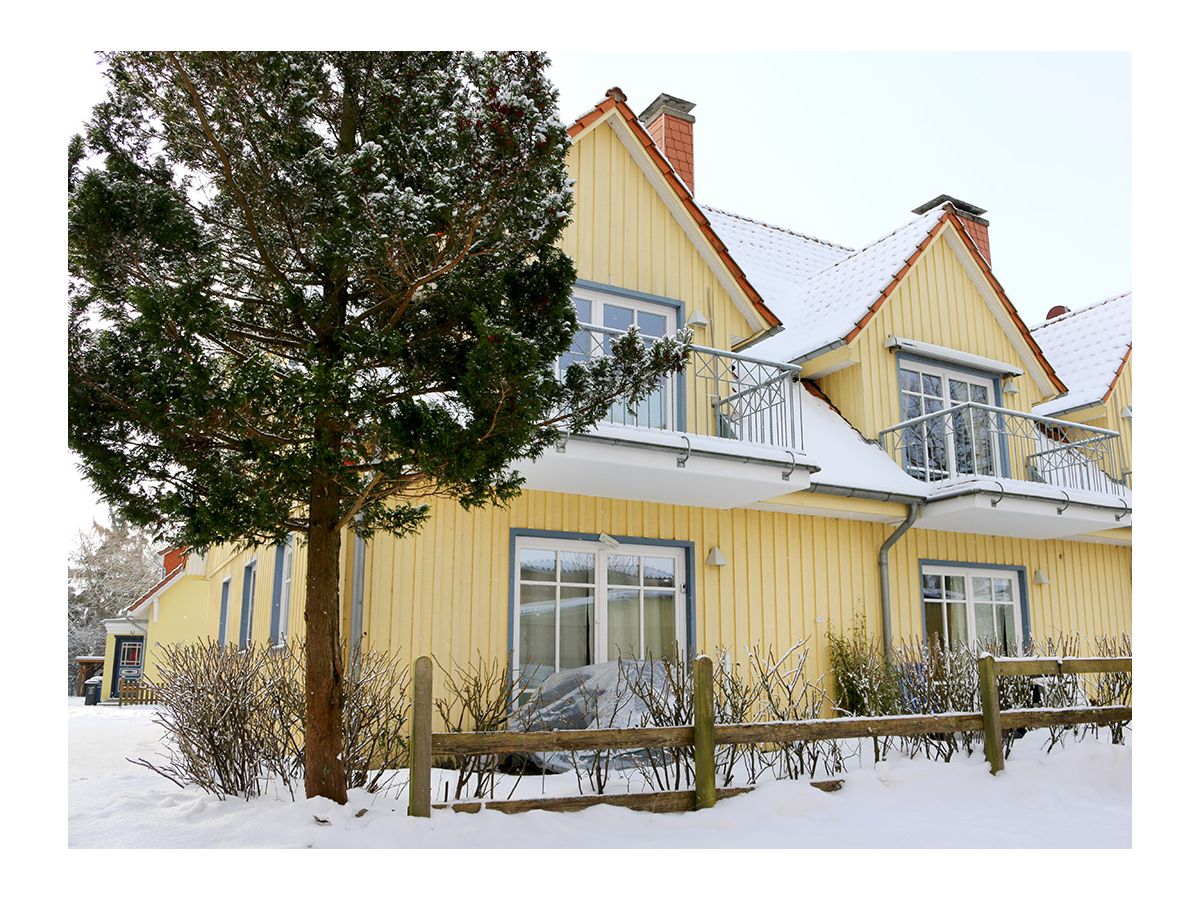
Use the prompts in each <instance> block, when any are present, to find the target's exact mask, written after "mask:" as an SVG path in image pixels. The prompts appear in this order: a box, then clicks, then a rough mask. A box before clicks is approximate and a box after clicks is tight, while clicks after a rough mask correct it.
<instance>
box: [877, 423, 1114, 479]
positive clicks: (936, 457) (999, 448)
mask: <svg viewBox="0 0 1200 900" xmlns="http://www.w3.org/2000/svg"><path fill="white" fill-rule="evenodd" d="M1119 437H1120V435H1119V433H1118V432H1116V431H1109V430H1107V429H1105V428H1094V427H1092V426H1090V425H1080V424H1078V423H1075V422H1066V421H1063V420H1061V419H1049V418H1046V417H1045V416H1036V415H1033V414H1032V413H1026V412H1019V411H1016V410H1011V409H1004V408H1003V407H999V406H988V405H986V404H982V403H962V404H959V405H957V406H950V407H949V408H947V409H942V410H938V411H936V412H931V413H926V414H925V415H923V416H918V417H917V418H915V419H909V420H907V421H905V422H901V423H900V424H899V425H893V426H892V427H891V428H885V429H884V430H883V431H881V432H880V433H879V444H880V446H881V447H883V449H884V450H885V451H886V452H887V453H888V454H889V455H890V456H891V457H892V459H894V460H895V461H896V462H897V463H899V465H900V466H901V467H902V468H903V469H904V471H905V472H907V473H908V474H909V475H911V476H912V477H914V478H918V479H920V480H921V481H928V482H933V481H944V480H947V479H952V478H959V477H965V476H975V475H991V476H993V477H996V478H1014V479H1017V480H1019V481H1032V482H1038V483H1040V484H1052V485H1055V486H1056V487H1064V488H1077V489H1079V490H1086V491H1096V492H1099V493H1105V494H1116V493H1119V492H1120V491H1121V490H1122V488H1123V486H1124V484H1125V476H1126V470H1125V457H1124V454H1123V452H1122V450H1121V443H1120V441H1119V440H1118V438H1119Z"/></svg>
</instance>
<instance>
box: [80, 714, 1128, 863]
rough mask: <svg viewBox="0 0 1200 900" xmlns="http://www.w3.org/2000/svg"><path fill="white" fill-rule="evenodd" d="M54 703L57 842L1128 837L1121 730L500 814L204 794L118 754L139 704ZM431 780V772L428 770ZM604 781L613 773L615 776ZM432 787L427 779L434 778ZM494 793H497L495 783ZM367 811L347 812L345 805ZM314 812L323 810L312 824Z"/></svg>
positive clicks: (134, 752)
mask: <svg viewBox="0 0 1200 900" xmlns="http://www.w3.org/2000/svg"><path fill="white" fill-rule="evenodd" d="M67 716H68V729H67V732H68V767H67V777H68V812H69V822H68V833H69V843H70V846H71V847H230V848H232V847H390V848H399V847H523V848H536V847H588V848H594V847H1030V848H1045V847H1129V846H1131V842H1132V838H1131V805H1132V761H1131V756H1132V754H1131V749H1130V746H1131V743H1132V740H1131V737H1130V736H1128V732H1127V738H1126V744H1125V746H1122V747H1114V746H1112V745H1111V744H1109V743H1107V735H1106V733H1103V732H1102V734H1103V735H1104V738H1103V740H1101V741H1095V740H1087V741H1084V742H1082V743H1076V742H1075V741H1074V740H1073V739H1069V740H1068V742H1067V745H1066V747H1065V748H1057V749H1055V751H1054V752H1053V753H1051V754H1049V755H1047V754H1046V753H1045V752H1043V750H1042V743H1043V738H1042V737H1041V736H1040V735H1039V734H1037V733H1035V734H1031V735H1029V736H1027V737H1026V738H1024V739H1022V740H1020V741H1018V742H1017V746H1016V748H1015V749H1014V751H1013V755H1012V757H1011V758H1010V759H1009V761H1008V763H1007V767H1006V769H1005V771H1004V772H1003V773H1002V774H1001V775H1000V776H999V777H992V776H991V775H989V774H988V771H987V767H986V763H985V762H984V761H983V759H982V755H981V754H975V755H973V756H972V757H970V758H969V759H968V758H956V759H955V760H954V761H953V762H951V763H950V764H945V763H931V762H927V761H925V760H907V759H892V760H890V761H888V762H887V763H885V764H882V765H879V766H872V765H871V764H870V762H869V752H868V753H867V754H864V756H865V757H866V759H865V761H864V762H863V763H862V764H861V766H858V767H855V768H853V769H852V770H851V771H850V772H848V773H846V774H845V775H844V776H842V777H844V778H845V780H846V784H845V787H844V788H843V789H842V790H841V791H839V792H837V793H832V794H826V793H822V792H821V791H817V790H814V789H813V788H811V787H809V785H808V784H807V783H806V782H772V783H768V784H760V786H759V787H758V788H757V789H756V790H755V791H754V792H753V793H751V794H748V795H743V796H740V797H734V798H731V799H728V800H722V801H720V802H719V803H718V804H717V806H716V807H715V808H713V809H710V810H703V811H700V812H692V813H686V814H653V813H640V812H632V811H630V810H624V809H617V808H614V807H596V808H593V809H588V810H584V811H582V812H576V813H547V812H530V813H523V814H520V815H516V816H508V815H504V814H503V813H498V812H484V813H480V814H476V815H468V814H462V813H452V812H446V811H438V810H435V811H434V813H433V817H432V818H431V819H428V820H419V819H410V818H408V817H407V816H406V815H405V814H404V809H405V801H404V799H403V797H399V798H398V797H396V796H395V795H394V794H393V795H391V796H387V797H382V796H379V795H371V794H367V793H366V792H363V791H355V792H352V794H351V798H350V803H349V804H348V805H347V806H345V807H339V806H337V805H336V804H333V803H330V802H327V801H324V800H310V801H302V802H295V803H293V802H291V801H289V800H286V799H277V798H274V797H261V798H258V799H255V800H252V801H250V802H245V801H242V800H237V799H232V800H226V801H220V800H217V799H216V798H214V797H209V796H206V795H205V794H203V793H201V792H200V791H197V790H191V789H189V790H180V789H179V788H177V787H175V785H173V784H171V783H170V782H169V781H167V780H165V779H163V778H161V777H159V776H157V775H155V774H153V773H152V772H149V771H147V770H145V769H142V768H139V767H136V766H134V765H132V764H130V763H128V762H126V760H125V757H133V758H136V757H138V756H144V757H146V758H148V759H154V756H153V754H156V753H157V752H158V750H159V749H160V748H159V744H158V737H159V733H160V732H159V729H158V727H157V726H156V725H155V724H154V722H153V720H152V716H153V708H151V707H129V708H125V709H118V708H115V707H85V706H82V705H81V701H80V700H78V699H75V698H72V699H71V700H70V701H69V706H68V709H67ZM434 775H435V783H436V781H437V776H438V773H437V772H436V771H435V773H434ZM614 784H615V780H614ZM517 788H518V789H517V792H516V796H536V795H538V794H541V793H543V791H544V792H545V793H546V794H560V795H561V794H574V793H575V792H576V788H575V780H574V776H572V775H558V776H552V777H548V778H546V779H545V781H544V782H543V780H542V779H541V778H528V777H527V778H524V779H522V780H521V782H520V784H519V785H518V786H517ZM439 794H440V791H439ZM497 796H499V794H498V795H497ZM363 809H365V810H366V812H365V813H363V814H361V815H356V813H358V812H359V810H363ZM317 818H321V819H325V820H327V821H328V823H329V824H327V825H325V824H321V823H319V822H318V821H317Z"/></svg>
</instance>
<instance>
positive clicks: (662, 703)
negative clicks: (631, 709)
mask: <svg viewBox="0 0 1200 900" xmlns="http://www.w3.org/2000/svg"><path fill="white" fill-rule="evenodd" d="M621 671H622V673H623V674H624V675H625V677H626V678H628V680H629V690H630V693H631V694H632V696H633V697H634V698H635V699H636V700H637V701H638V702H639V705H640V707H641V708H642V709H643V710H644V711H643V712H642V714H641V716H640V717H639V719H640V721H638V722H637V723H636V724H637V725H639V726H641V727H652V728H665V727H670V726H680V725H691V724H692V723H693V722H694V721H695V710H696V707H695V703H694V697H693V694H692V686H693V682H692V661H691V660H690V659H688V658H687V656H686V655H685V654H684V653H682V652H678V651H677V652H674V653H668V654H665V655H664V656H663V657H662V658H661V659H654V658H653V657H651V658H648V659H644V660H629V661H628V663H627V664H623V665H622V666H621ZM638 759H639V760H640V764H639V768H640V769H641V771H642V774H643V776H644V777H645V778H646V780H647V781H648V782H649V783H651V784H653V785H654V786H655V787H657V788H658V789H659V790H663V791H667V790H671V791H679V790H685V789H687V788H689V787H691V786H692V785H693V784H694V783H695V768H696V748H695V747H692V746H687V747H648V748H646V749H645V751H644V752H643V754H641V755H640V756H639V757H638Z"/></svg>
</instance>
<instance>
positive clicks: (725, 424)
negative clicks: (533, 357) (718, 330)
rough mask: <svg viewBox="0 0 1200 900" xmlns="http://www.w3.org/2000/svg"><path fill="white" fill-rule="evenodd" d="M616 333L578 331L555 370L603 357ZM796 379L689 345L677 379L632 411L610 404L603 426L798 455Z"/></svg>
mask: <svg viewBox="0 0 1200 900" xmlns="http://www.w3.org/2000/svg"><path fill="white" fill-rule="evenodd" d="M622 334H624V332H622V331H618V330H616V329H613V328H603V327H600V326H598V325H582V326H580V331H579V332H578V333H577V334H576V335H575V341H574V343H573V344H572V345H571V349H570V350H569V351H567V352H566V353H564V354H563V355H562V357H561V358H560V359H559V363H558V365H559V369H560V371H561V370H563V369H565V368H566V366H568V365H570V364H571V363H572V362H578V361H586V360H587V359H591V358H595V357H597V356H602V355H604V354H605V353H607V352H608V347H609V344H610V342H611V340H612V339H613V338H614V337H618V336H620V335H622ZM646 340H647V341H649V340H652V339H651V338H647V339H646ZM799 380H800V367H799V366H793V365H789V364H787V363H778V362H772V361H770V360H765V359H756V358H755V357H752V356H746V355H744V354H741V353H733V352H730V351H728V350H718V349H716V348H714V347H704V346H700V345H696V344H693V345H692V358H691V360H690V361H689V363H688V365H687V368H686V369H685V370H684V371H683V372H682V373H680V374H679V375H677V376H674V377H670V378H664V379H663V380H662V385H661V387H660V388H659V389H658V390H656V391H655V392H654V393H653V394H651V395H650V396H649V397H647V398H646V399H644V400H642V401H641V402H640V403H638V404H636V405H630V404H627V403H624V402H617V403H615V404H613V407H612V409H610V410H609V414H608V418H607V421H608V422H610V423H611V424H614V425H629V426H633V427H639V428H656V429H659V430H662V431H680V432H684V431H686V432H690V433H692V434H701V435H706V436H708V437H718V438H728V439H730V440H735V441H747V442H750V443H755V444H765V445H767V446H769V447H779V448H782V449H788V450H800V449H803V425H802V422H801V414H800V398H799V396H798V393H797V392H798V390H799V385H798V383H799Z"/></svg>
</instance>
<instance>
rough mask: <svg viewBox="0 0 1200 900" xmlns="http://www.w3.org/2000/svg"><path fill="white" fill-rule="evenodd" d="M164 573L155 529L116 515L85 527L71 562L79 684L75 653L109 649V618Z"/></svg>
mask: <svg viewBox="0 0 1200 900" xmlns="http://www.w3.org/2000/svg"><path fill="white" fill-rule="evenodd" d="M161 574H162V560H161V558H160V557H159V555H158V554H157V553H156V552H155V551H154V545H153V542H152V540H151V536H150V532H149V531H147V530H146V529H143V528H138V527H136V526H134V525H131V524H130V523H129V522H126V521H125V520H123V519H120V518H114V519H113V522H112V524H111V525H108V526H105V525H101V524H99V523H93V524H92V527H91V529H90V530H88V531H81V532H80V533H79V536H78V538H77V539H76V543H75V548H74V549H73V550H72V551H71V554H70V557H69V559H68V564H67V675H68V679H69V681H68V683H69V684H72V685H73V684H74V679H75V673H76V669H77V667H76V665H75V657H76V656H93V655H99V654H101V653H103V652H104V625H103V624H101V623H102V622H103V621H104V620H105V619H111V618H114V617H116V616H117V615H119V614H120V612H121V610H123V609H124V608H125V607H127V606H128V605H129V604H130V603H132V602H133V601H134V600H136V599H137V598H138V597H140V596H141V595H142V594H144V593H145V592H146V590H147V589H149V588H150V586H151V585H153V584H154V583H155V582H156V581H158V579H159V578H160V577H161Z"/></svg>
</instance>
